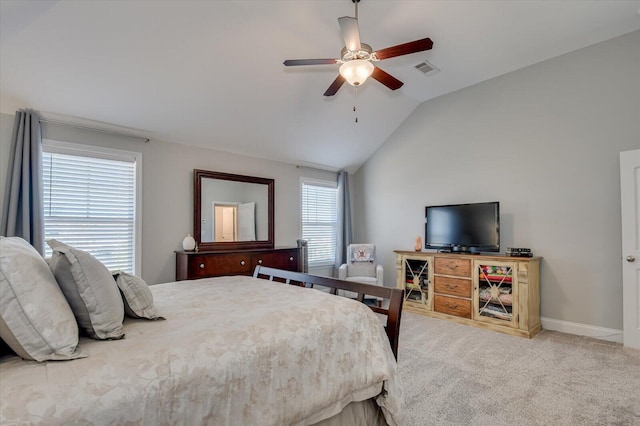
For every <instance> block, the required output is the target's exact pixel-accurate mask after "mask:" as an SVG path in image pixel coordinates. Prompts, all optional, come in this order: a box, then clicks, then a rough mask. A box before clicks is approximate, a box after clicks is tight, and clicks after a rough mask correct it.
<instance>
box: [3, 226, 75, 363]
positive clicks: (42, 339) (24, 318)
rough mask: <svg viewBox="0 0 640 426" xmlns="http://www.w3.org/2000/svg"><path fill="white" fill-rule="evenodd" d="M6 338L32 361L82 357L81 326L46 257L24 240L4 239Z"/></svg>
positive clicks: (4, 333)
mask: <svg viewBox="0 0 640 426" xmlns="http://www.w3.org/2000/svg"><path fill="white" fill-rule="evenodd" d="M0 337H2V340H4V341H5V342H6V343H7V345H9V347H10V348H11V349H13V351H14V352H15V353H16V354H18V355H19V356H20V357H22V358H24V359H28V360H35V361H46V360H64V359H74V358H82V357H84V356H86V355H83V354H82V353H81V352H80V351H79V349H78V324H76V320H75V318H74V317H73V312H72V311H71V308H70V307H69V304H68V303H67V301H66V300H65V298H64V295H63V294H62V292H61V291H60V287H58V283H56V279H55V278H54V277H53V274H52V273H51V271H50V270H49V267H48V266H47V263H46V262H45V260H44V259H43V258H42V256H41V255H40V254H39V253H38V252H37V251H36V249H35V248H33V247H32V246H31V244H29V243H28V242H26V241H25V240H23V239H22V238H19V237H10V238H0Z"/></svg>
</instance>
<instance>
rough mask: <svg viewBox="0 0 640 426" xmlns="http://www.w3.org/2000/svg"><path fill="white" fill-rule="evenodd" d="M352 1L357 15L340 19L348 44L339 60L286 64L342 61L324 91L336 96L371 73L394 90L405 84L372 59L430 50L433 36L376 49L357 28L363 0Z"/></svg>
mask: <svg viewBox="0 0 640 426" xmlns="http://www.w3.org/2000/svg"><path fill="white" fill-rule="evenodd" d="M351 1H352V2H353V3H355V7H356V14H355V15H356V16H355V18H352V17H350V16H343V17H342V18H338V23H339V24H340V32H341V33H342V38H343V39H344V44H345V47H343V48H342V51H341V52H340V58H339V59H287V60H286V61H284V65H285V66H287V67H291V66H299V65H331V64H342V65H340V74H339V75H338V77H336V79H335V80H334V81H333V83H331V86H329V88H328V89H327V91H326V92H324V96H333V95H335V94H336V93H337V92H338V90H339V89H340V87H342V85H343V84H344V82H345V81H346V82H348V83H349V84H351V85H352V86H359V85H361V84H362V83H364V82H365V80H366V79H367V78H368V77H369V76H371V77H373V78H374V79H376V80H378V81H379V82H380V83H382V84H384V85H385V86H387V87H388V88H389V89H391V90H397V89H399V88H400V87H402V85H403V84H404V83H403V82H401V81H400V80H398V79H397V78H395V77H394V76H392V75H391V74H389V73H387V72H386V71H384V70H382V69H381V68H378V67H377V66H375V65H374V64H373V62H378V61H381V60H383V59H389V58H394V57H396V56H402V55H408V54H410V53H416V52H422V51H424V50H429V49H431V48H432V47H433V42H432V41H431V39H430V38H423V39H420V40H415V41H410V42H408V43H403V44H399V45H397V46H392V47H387V48H385V49H381V50H377V51H375V52H374V51H373V49H371V46H369V45H368V44H365V43H361V42H360V30H359V29H358V3H359V2H360V0H351Z"/></svg>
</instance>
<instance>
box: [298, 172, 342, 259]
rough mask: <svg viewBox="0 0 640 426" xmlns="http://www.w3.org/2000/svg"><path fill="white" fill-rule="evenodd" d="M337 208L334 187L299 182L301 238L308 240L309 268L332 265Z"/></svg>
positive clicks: (334, 249) (334, 254)
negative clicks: (300, 188) (300, 194)
mask: <svg viewBox="0 0 640 426" xmlns="http://www.w3.org/2000/svg"><path fill="white" fill-rule="evenodd" d="M337 208H338V200H337V189H336V188H335V186H329V185H321V184H312V183H307V182H303V183H302V238H303V239H305V240H307V241H308V242H307V249H308V259H309V264H310V265H314V266H321V265H332V264H333V263H334V262H335V257H336V223H337Z"/></svg>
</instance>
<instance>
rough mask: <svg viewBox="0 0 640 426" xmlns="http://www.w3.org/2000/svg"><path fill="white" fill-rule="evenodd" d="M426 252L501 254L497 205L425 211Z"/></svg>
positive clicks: (444, 207)
mask: <svg viewBox="0 0 640 426" xmlns="http://www.w3.org/2000/svg"><path fill="white" fill-rule="evenodd" d="M424 228H425V238H424V247H425V248H426V249H437V250H440V251H451V252H464V253H466V252H471V253H479V252H483V251H484V252H498V251H500V203H499V202H497V201H492V202H487V203H471V204H450V205H446V206H427V207H425V225H424Z"/></svg>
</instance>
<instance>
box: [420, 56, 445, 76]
mask: <svg viewBox="0 0 640 426" xmlns="http://www.w3.org/2000/svg"><path fill="white" fill-rule="evenodd" d="M415 68H416V69H418V70H420V71H421V72H422V73H423V74H424V75H431V74H435V73H437V72H439V71H440V70H439V69H438V68H436V67H435V66H434V65H432V64H430V63H429V62H427V61H426V60H425V61H422V62H420V63H419V64H418V65H415Z"/></svg>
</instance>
